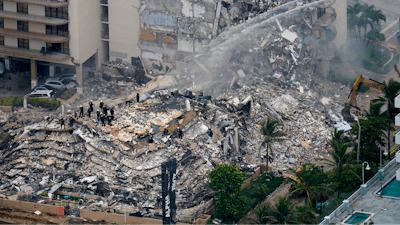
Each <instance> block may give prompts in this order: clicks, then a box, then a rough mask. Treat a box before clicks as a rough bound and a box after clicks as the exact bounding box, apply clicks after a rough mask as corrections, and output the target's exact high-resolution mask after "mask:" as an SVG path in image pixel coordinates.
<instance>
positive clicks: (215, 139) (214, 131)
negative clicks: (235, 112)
mask: <svg viewBox="0 0 400 225" xmlns="http://www.w3.org/2000/svg"><path fill="white" fill-rule="evenodd" d="M220 133H221V132H220V131H219V129H217V128H214V129H213V136H212V139H213V142H214V143H215V142H217V141H218V140H219V135H220Z"/></svg>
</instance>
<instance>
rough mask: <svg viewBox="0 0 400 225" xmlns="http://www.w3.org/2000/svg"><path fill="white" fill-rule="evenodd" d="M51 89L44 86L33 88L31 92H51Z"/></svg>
mask: <svg viewBox="0 0 400 225" xmlns="http://www.w3.org/2000/svg"><path fill="white" fill-rule="evenodd" d="M52 90H53V88H52V87H50V86H45V85H41V86H38V87H35V89H33V91H52Z"/></svg>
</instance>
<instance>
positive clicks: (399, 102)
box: [394, 95, 400, 108]
mask: <svg viewBox="0 0 400 225" xmlns="http://www.w3.org/2000/svg"><path fill="white" fill-rule="evenodd" d="M394 107H396V108H400V95H398V96H397V97H396V98H395V99H394Z"/></svg>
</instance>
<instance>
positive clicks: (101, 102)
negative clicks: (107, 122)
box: [100, 100, 104, 109]
mask: <svg viewBox="0 0 400 225" xmlns="http://www.w3.org/2000/svg"><path fill="white" fill-rule="evenodd" d="M103 106H104V103H103V100H100V109H102V108H103Z"/></svg>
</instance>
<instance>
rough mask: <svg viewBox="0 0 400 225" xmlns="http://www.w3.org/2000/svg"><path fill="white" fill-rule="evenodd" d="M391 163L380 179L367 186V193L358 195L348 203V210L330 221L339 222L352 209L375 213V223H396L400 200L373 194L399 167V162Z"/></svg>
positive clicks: (373, 218)
mask: <svg viewBox="0 0 400 225" xmlns="http://www.w3.org/2000/svg"><path fill="white" fill-rule="evenodd" d="M391 163H393V166H390V165H388V167H389V169H388V171H387V172H386V171H385V173H384V178H383V179H382V180H378V181H377V182H375V184H372V185H371V186H367V189H368V191H367V193H366V194H365V195H361V197H359V198H358V199H357V200H356V201H355V202H354V203H353V204H351V205H350V207H349V209H348V210H345V211H344V212H342V213H341V214H338V215H337V217H336V218H335V219H334V220H332V221H331V222H332V223H335V224H339V223H340V219H345V217H346V216H349V215H351V213H352V212H353V211H361V210H364V212H368V213H375V216H373V217H372V221H374V223H375V224H394V223H398V222H399V221H400V214H399V209H400V200H397V199H393V198H388V197H385V196H382V198H379V197H378V196H376V195H374V193H375V192H376V191H378V190H380V189H381V187H384V186H385V183H386V182H388V181H390V180H391V179H392V178H393V176H395V175H396V170H398V169H399V168H400V164H398V163H396V162H391ZM372 179H374V178H372ZM372 179H371V180H372ZM339 208H340V207H339Z"/></svg>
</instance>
